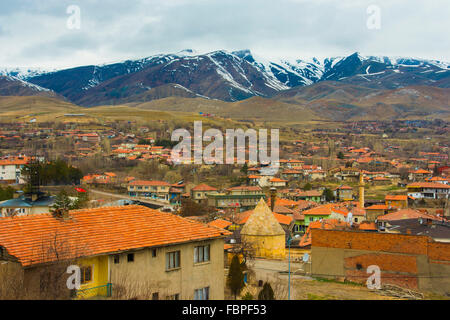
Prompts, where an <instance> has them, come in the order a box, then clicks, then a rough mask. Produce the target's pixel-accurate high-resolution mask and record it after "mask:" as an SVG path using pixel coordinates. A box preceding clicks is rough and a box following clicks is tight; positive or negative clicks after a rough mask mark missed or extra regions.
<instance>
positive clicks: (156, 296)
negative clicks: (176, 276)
mask: <svg viewBox="0 0 450 320" xmlns="http://www.w3.org/2000/svg"><path fill="white" fill-rule="evenodd" d="M152 300H159V293H158V292H154V293H152Z"/></svg>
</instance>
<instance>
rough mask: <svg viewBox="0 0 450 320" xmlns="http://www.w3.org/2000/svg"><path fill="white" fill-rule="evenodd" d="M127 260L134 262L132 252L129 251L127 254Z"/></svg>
mask: <svg viewBox="0 0 450 320" xmlns="http://www.w3.org/2000/svg"><path fill="white" fill-rule="evenodd" d="M127 259H128V262H134V253H129V254H128V256H127Z"/></svg>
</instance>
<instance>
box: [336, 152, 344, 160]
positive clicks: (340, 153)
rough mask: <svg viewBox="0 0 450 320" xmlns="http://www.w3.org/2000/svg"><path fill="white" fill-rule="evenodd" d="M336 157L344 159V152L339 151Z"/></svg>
mask: <svg viewBox="0 0 450 320" xmlns="http://www.w3.org/2000/svg"><path fill="white" fill-rule="evenodd" d="M337 157H338V159H344V154H343V153H342V151H339V153H338V155H337Z"/></svg>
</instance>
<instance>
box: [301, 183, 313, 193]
mask: <svg viewBox="0 0 450 320" xmlns="http://www.w3.org/2000/svg"><path fill="white" fill-rule="evenodd" d="M311 189H312V185H311V183H309V182H307V183H306V184H305V185H304V187H303V190H305V191H308V190H311Z"/></svg>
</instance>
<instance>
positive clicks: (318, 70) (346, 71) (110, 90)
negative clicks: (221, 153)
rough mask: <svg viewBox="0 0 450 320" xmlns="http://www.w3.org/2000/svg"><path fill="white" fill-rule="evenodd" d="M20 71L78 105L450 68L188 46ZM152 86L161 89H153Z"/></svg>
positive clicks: (433, 76)
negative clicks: (73, 65) (100, 62)
mask: <svg viewBox="0 0 450 320" xmlns="http://www.w3.org/2000/svg"><path fill="white" fill-rule="evenodd" d="M10 72H11V71H10ZM0 74H1V71H0ZM19 74H20V75H21V79H22V80H26V81H28V82H31V83H33V84H36V85H38V86H40V87H43V88H48V89H51V90H53V91H55V92H57V93H58V94H61V95H63V96H64V97H66V98H67V99H69V100H70V101H72V102H74V103H77V104H79V105H83V106H95V105H101V104H117V103H121V102H124V101H128V102H130V101H133V100H135V99H138V100H139V101H142V99H155V97H156V98H158V99H159V98H161V97H164V94H167V95H175V96H177V95H181V96H186V95H188V96H192V97H204V98H210V99H219V100H224V101H238V100H243V99H247V98H250V97H253V96H262V97H272V96H274V95H276V94H278V93H280V92H283V91H285V90H289V89H291V88H295V87H304V86H310V85H312V84H315V83H318V82H321V81H338V82H342V83H343V84H349V85H357V86H364V87H368V88H376V89H397V88H402V87H405V86H410V85H422V86H433V87H441V88H448V87H450V66H449V64H448V63H446V62H440V61H434V60H423V59H414V58H400V57H395V58H393V57H375V56H362V55H361V54H359V53H354V54H352V55H350V56H347V57H333V58H326V59H316V58H311V59H294V60H292V59H290V60H289V59H271V60H267V59H263V58H261V57H259V56H257V55H254V54H253V53H252V52H251V51H250V50H241V51H234V52H227V51H224V50H220V51H214V52H210V53H206V54H199V53H197V52H195V51H194V50H191V49H187V50H183V51H180V52H177V53H173V54H159V55H154V56H151V57H147V58H144V59H139V60H127V61H123V62H118V63H113V64H107V65H99V66H84V67H77V68H72V69H66V70H60V71H54V72H48V73H34V72H32V71H29V72H28V73H24V72H22V73H19ZM175 85H178V86H179V87H176V86H175ZM162 86H164V87H162ZM168 86H169V87H168ZM158 87H162V88H164V89H158V90H156V88H158ZM169 88H170V89H169ZM155 90H156V91H155Z"/></svg>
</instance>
